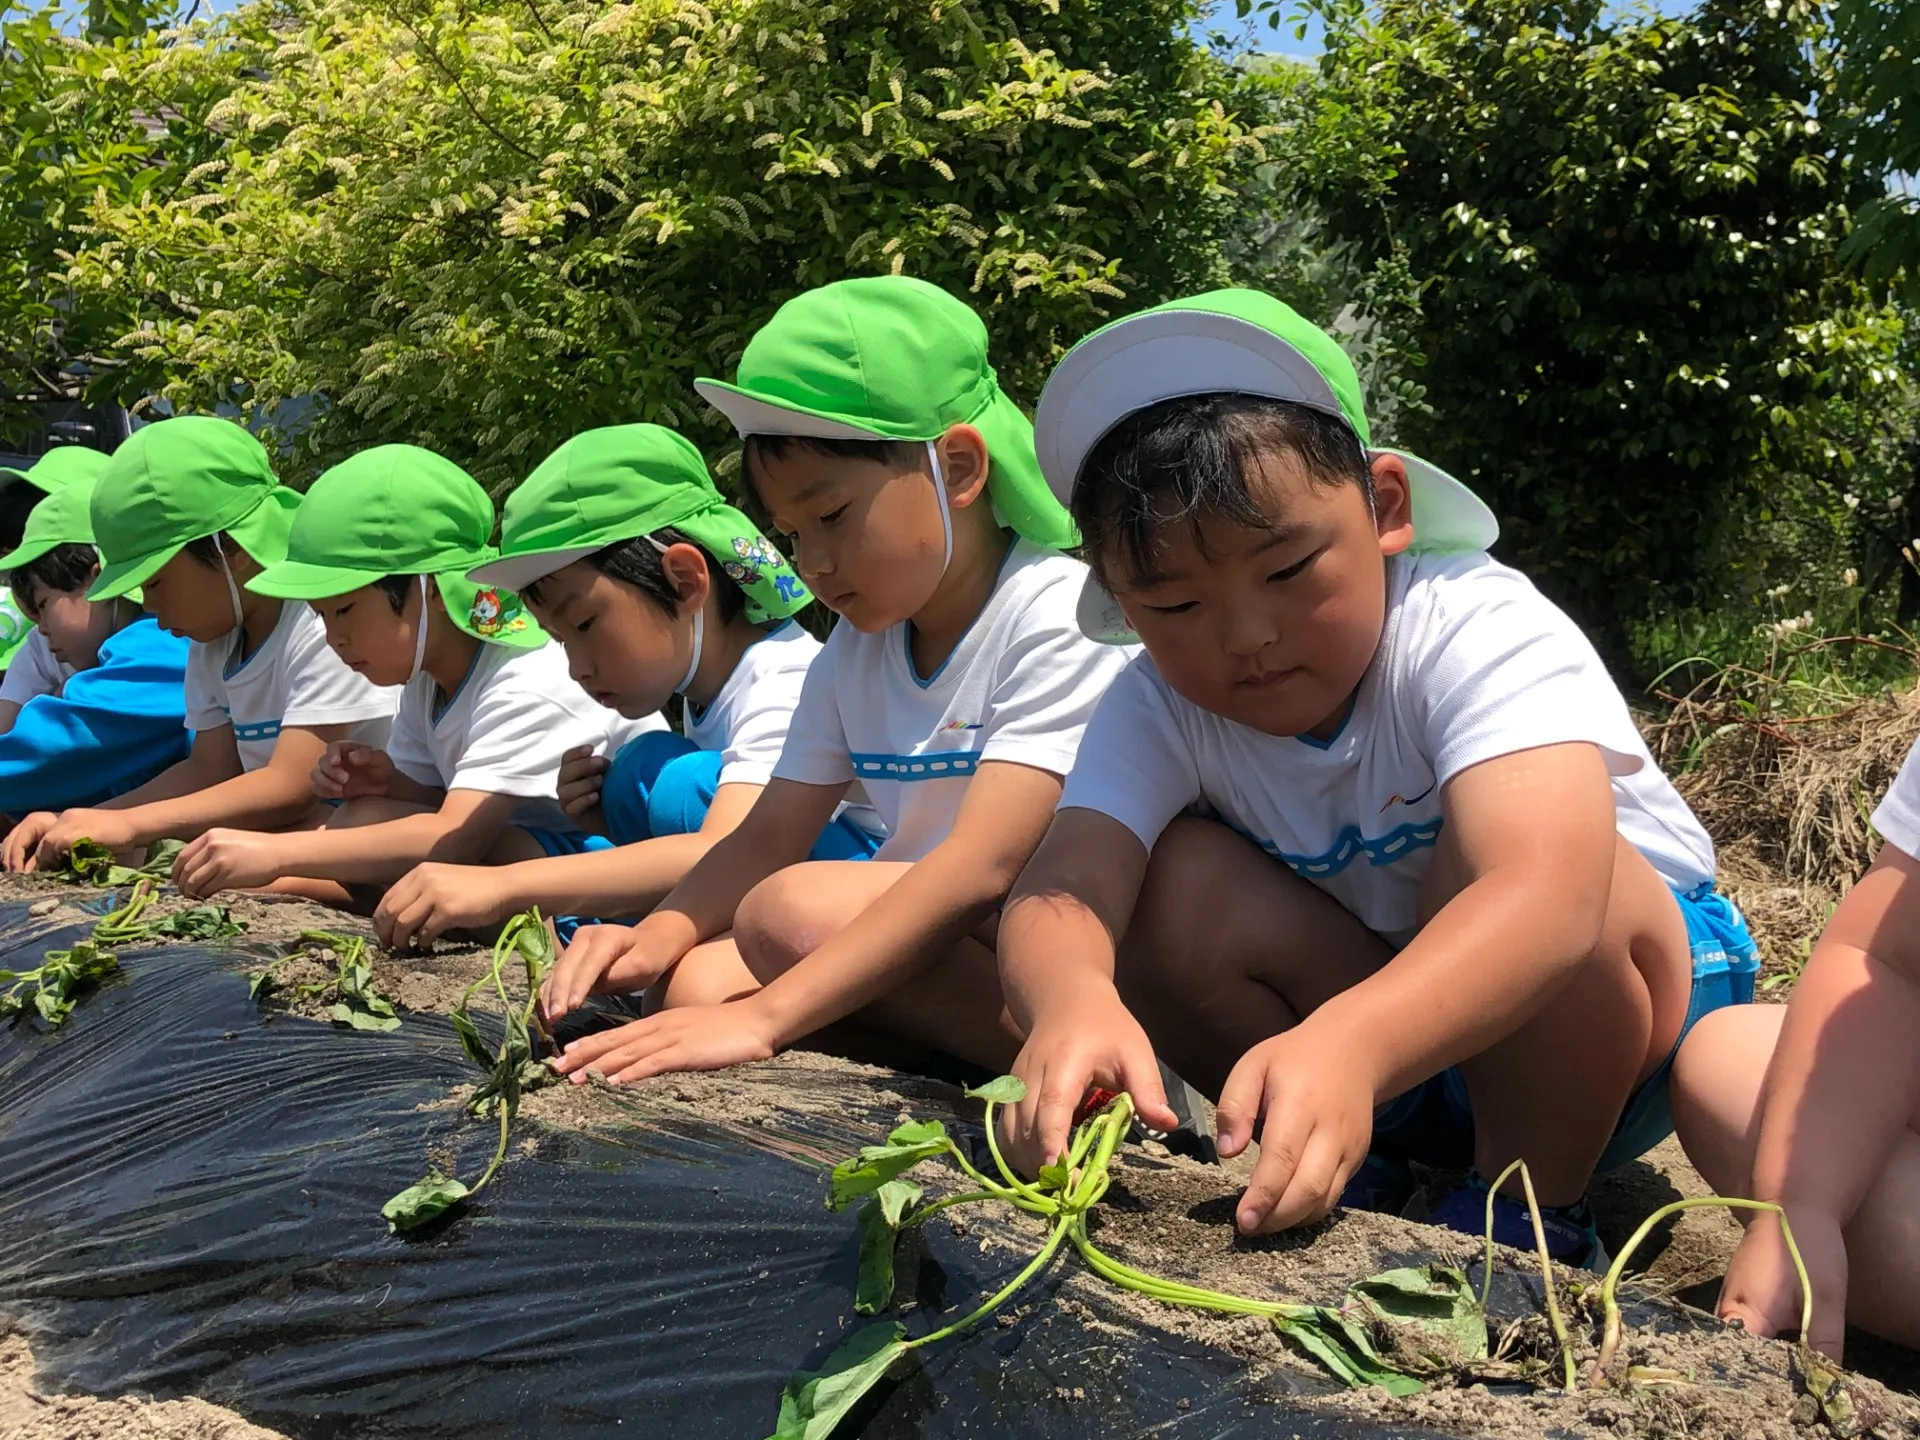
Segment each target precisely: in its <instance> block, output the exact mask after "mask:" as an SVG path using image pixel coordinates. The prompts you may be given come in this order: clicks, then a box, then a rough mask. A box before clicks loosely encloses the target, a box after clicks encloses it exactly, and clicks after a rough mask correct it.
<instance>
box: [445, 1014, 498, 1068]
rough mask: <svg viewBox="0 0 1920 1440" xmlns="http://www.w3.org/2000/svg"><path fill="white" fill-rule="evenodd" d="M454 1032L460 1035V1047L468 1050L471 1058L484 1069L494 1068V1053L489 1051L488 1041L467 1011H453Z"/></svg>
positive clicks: (468, 1055) (468, 1056)
mask: <svg viewBox="0 0 1920 1440" xmlns="http://www.w3.org/2000/svg"><path fill="white" fill-rule="evenodd" d="M453 1033H454V1034H456V1035H458V1036H459V1037H460V1048H461V1049H462V1050H465V1051H466V1052H467V1058H468V1059H469V1060H471V1061H473V1063H474V1064H476V1065H478V1066H479V1067H480V1068H481V1069H482V1070H491V1069H492V1068H493V1055H492V1053H491V1052H489V1051H488V1049H487V1046H486V1042H485V1041H483V1040H482V1039H481V1038H480V1031H479V1028H478V1027H477V1026H476V1025H475V1024H474V1023H473V1017H472V1016H471V1015H469V1014H468V1013H467V1012H466V1011H464V1010H456V1011H454V1012H453Z"/></svg>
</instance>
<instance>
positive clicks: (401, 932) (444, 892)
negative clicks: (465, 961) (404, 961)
mask: <svg viewBox="0 0 1920 1440" xmlns="http://www.w3.org/2000/svg"><path fill="white" fill-rule="evenodd" d="M519 908H520V907H519V906H518V905H517V904H516V903H515V902H514V897H513V896H512V895H511V894H510V893H508V891H507V889H506V887H505V886H503V885H502V884H501V883H500V873H499V871H497V870H493V869H490V868H488V867H487V866H484V865H444V864H439V863H435V862H429V863H427V864H424V865H416V866H414V867H413V869H411V870H409V871H408V872H407V873H406V874H405V875H403V876H401V877H400V879H399V880H397V881H396V882H394V885H393V887H392V888H391V889H390V890H388V891H387V893H386V894H385V895H382V896H381V897H380V904H379V905H378V907H376V908H375V910H374V912H373V928H374V931H375V933H377V934H378V935H379V937H380V943H381V944H382V945H384V946H386V947H387V948H388V949H389V950H406V949H409V948H411V947H413V946H415V945H422V946H424V945H431V944H432V943H433V942H434V941H436V940H438V939H439V938H440V937H441V936H442V935H444V934H446V933H447V931H449V930H479V929H483V928H485V927H486V926H488V925H498V924H500V923H501V922H502V921H504V920H505V919H506V918H507V916H508V914H509V913H510V912H512V911H514V910H517V909H519Z"/></svg>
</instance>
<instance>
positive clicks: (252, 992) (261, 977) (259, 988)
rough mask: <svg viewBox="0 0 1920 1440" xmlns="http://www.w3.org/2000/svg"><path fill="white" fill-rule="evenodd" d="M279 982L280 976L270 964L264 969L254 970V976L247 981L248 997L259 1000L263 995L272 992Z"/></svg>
mask: <svg viewBox="0 0 1920 1440" xmlns="http://www.w3.org/2000/svg"><path fill="white" fill-rule="evenodd" d="M279 983H280V977H279V976H278V975H277V974H275V973H274V967H273V966H271V965H269V966H268V967H267V968H266V969H264V970H256V971H254V972H253V978H252V979H250V980H249V981H247V998H248V999H249V1000H258V999H259V998H260V997H261V996H262V995H266V994H268V993H270V992H271V991H272V990H273V989H274V988H275V987H276V986H278V985H279Z"/></svg>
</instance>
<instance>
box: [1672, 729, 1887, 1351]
mask: <svg viewBox="0 0 1920 1440" xmlns="http://www.w3.org/2000/svg"><path fill="white" fill-rule="evenodd" d="M1873 827H1874V829H1876V830H1878V831H1879V832H1880V834H1881V836H1882V837H1883V839H1884V840H1885V842H1886V843H1885V844H1883V845H1882V846H1881V847H1880V853H1879V855H1878V856H1877V857H1876V858H1875V860H1874V862H1873V866H1872V868H1871V869H1869V870H1868V871H1867V873H1866V874H1865V875H1864V876H1863V877H1861V880H1860V883H1859V884H1857V885H1855V886H1854V887H1853V888H1852V889H1851V890H1849V891H1848V892H1847V895H1846V898H1845V899H1844V900H1842V901H1841V902H1840V906H1839V908H1838V909H1837V910H1835V911H1834V913H1833V918H1832V919H1831V920H1830V921H1828V922H1827V928H1826V930H1825V932H1824V933H1822V935H1821V936H1820V942H1819V944H1817V945H1816V946H1814V949H1813V954H1812V955H1811V956H1809V957H1808V959H1807V964H1806V968H1805V969H1804V970H1803V971H1802V972H1801V974H1800V980H1799V983H1798V984H1797V985H1796V986H1795V987H1794V991H1793V999H1792V1002H1791V1003H1790V1004H1788V1005H1785V1006H1779V1005H1753V1006H1747V1007H1744V1008H1742V1009H1739V1010H1730V1011H1727V1012H1725V1013H1723V1014H1719V1015H1712V1016H1709V1017H1708V1018H1707V1019H1706V1020H1704V1021H1702V1022H1701V1024H1700V1027H1699V1029H1697V1030H1695V1031H1694V1032H1693V1034H1692V1035H1691V1036H1689V1037H1688V1039H1687V1043H1686V1045H1685V1046H1684V1047H1683V1048H1682V1049H1681V1051H1680V1058H1679V1060H1678V1061H1677V1062H1675V1065H1674V1070H1673V1113H1674V1119H1675V1122H1676V1126H1677V1128H1678V1130H1679V1132H1680V1141H1681V1144H1683V1145H1684V1146H1685V1147H1686V1151H1687V1155H1688V1158H1690V1159H1691V1160H1692V1161H1693V1163H1694V1164H1695V1165H1697V1166H1699V1168H1700V1173H1701V1174H1702V1175H1704V1176H1705V1177H1706V1178H1707V1182H1708V1183H1709V1184H1711V1185H1712V1186H1713V1188H1714V1189H1715V1190H1718V1191H1719V1192H1720V1193H1721V1194H1723V1195H1739V1196H1742V1197H1746V1198H1750V1199H1754V1200H1768V1201H1772V1202H1773V1203H1775V1204H1777V1205H1783V1206H1785V1207H1786V1211H1787V1218H1788V1220H1789V1221H1790V1223H1791V1224H1792V1226H1793V1238H1794V1242H1795V1243H1796V1244H1797V1245H1798V1246H1799V1247H1800V1253H1801V1257H1802V1258H1803V1259H1804V1260H1805V1262H1806V1266H1807V1274H1808V1278H1809V1279H1811V1280H1812V1282H1813V1329H1812V1332H1811V1333H1810V1334H1809V1335H1807V1336H1805V1337H1803V1338H1804V1339H1806V1340H1807V1341H1808V1343H1809V1344H1811V1345H1812V1346H1813V1347H1814V1348H1815V1349H1816V1350H1820V1351H1823V1352H1824V1353H1826V1354H1827V1355H1829V1356H1831V1357H1833V1359H1835V1360H1839V1359H1840V1358H1842V1354H1841V1352H1842V1342H1843V1341H1844V1340H1845V1338H1846V1327H1847V1326H1848V1325H1849V1324H1852V1325H1858V1326H1859V1327H1860V1328H1861V1329H1863V1330H1868V1331H1871V1332H1872V1333H1873V1334H1875V1335H1881V1336H1885V1337H1886V1338H1887V1339H1889V1340H1893V1341H1896V1342H1898V1343H1899V1344H1901V1345H1905V1346H1907V1347H1908V1348H1909V1349H1914V1348H1920V1288H1916V1285H1920V1231H1917V1230H1916V1229H1915V1224H1914V1221H1915V1217H1916V1216H1920V1133H1916V1130H1917V1129H1920V1046H1916V1044H1915V1037H1916V1036H1920V858H1916V857H1920V746H1916V747H1915V748H1914V749H1913V750H1912V751H1910V752H1909V753H1908V755H1907V761H1906V764H1904V765H1903V766H1901V767H1900V773H1899V775H1898V776H1897V777H1895V779H1894V782H1893V787H1892V789H1890V790H1889V791H1888V792H1887V795H1886V798H1885V799H1884V800H1882V801H1881V802H1880V808H1879V809H1877V810H1875V811H1874V812H1873ZM1737 1213H1738V1214H1739V1215H1740V1218H1741V1219H1742V1220H1744V1221H1745V1222H1746V1225H1747V1233H1746V1238H1745V1239H1743V1240H1742V1241H1741V1242H1740V1248H1739V1249H1738V1250H1737V1251H1735V1252H1734V1257H1733V1263H1732V1264H1731V1265H1729V1266H1728V1267H1727V1278H1726V1283H1725V1284H1724V1285H1723V1286H1722V1287H1721V1290H1720V1314H1721V1316H1722V1317H1723V1318H1725V1319H1729V1320H1739V1321H1741V1322H1742V1323H1743V1324H1744V1325H1745V1326H1746V1328H1747V1329H1748V1330H1750V1331H1752V1332H1753V1333H1754V1334H1756V1335H1778V1334H1780V1333H1781V1332H1783V1331H1789V1330H1797V1329H1798V1328H1799V1326H1800V1286H1799V1281H1798V1279H1797V1277H1796V1276H1795V1273H1794V1269H1793V1263H1792V1261H1791V1260H1790V1259H1789V1258H1788V1255H1787V1248H1786V1245H1785V1244H1784V1243H1783V1242H1782V1240H1781V1238H1780V1223H1779V1221H1777V1220H1776V1219H1774V1218H1773V1217H1772V1216H1770V1215H1766V1214H1752V1213H1750V1212H1745V1211H1741V1212H1737Z"/></svg>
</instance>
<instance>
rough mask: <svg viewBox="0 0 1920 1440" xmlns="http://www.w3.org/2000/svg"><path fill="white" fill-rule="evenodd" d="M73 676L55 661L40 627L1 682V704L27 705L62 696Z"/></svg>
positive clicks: (22, 644)
mask: <svg viewBox="0 0 1920 1440" xmlns="http://www.w3.org/2000/svg"><path fill="white" fill-rule="evenodd" d="M72 675H73V667H72V666H71V665H63V664H62V663H61V662H60V661H58V660H56V659H54V658H53V651H51V650H49V649H48V648H47V637H46V636H45V635H43V634H41V633H40V627H39V626H38V625H36V626H34V627H33V630H32V632H31V633H30V634H29V635H28V636H27V638H26V639H24V640H22V641H21V642H20V648H19V649H18V650H16V651H14V652H13V661H12V663H11V664H9V665H8V666H7V673H6V675H5V677H4V678H0V700H11V701H12V702H13V703H14V704H16V705H24V704H26V703H27V701H29V700H32V699H34V698H35V697H37V696H40V695H58V694H59V693H60V691H61V688H62V687H63V686H65V684H66V683H67V681H68V679H69V678H71V676H72Z"/></svg>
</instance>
